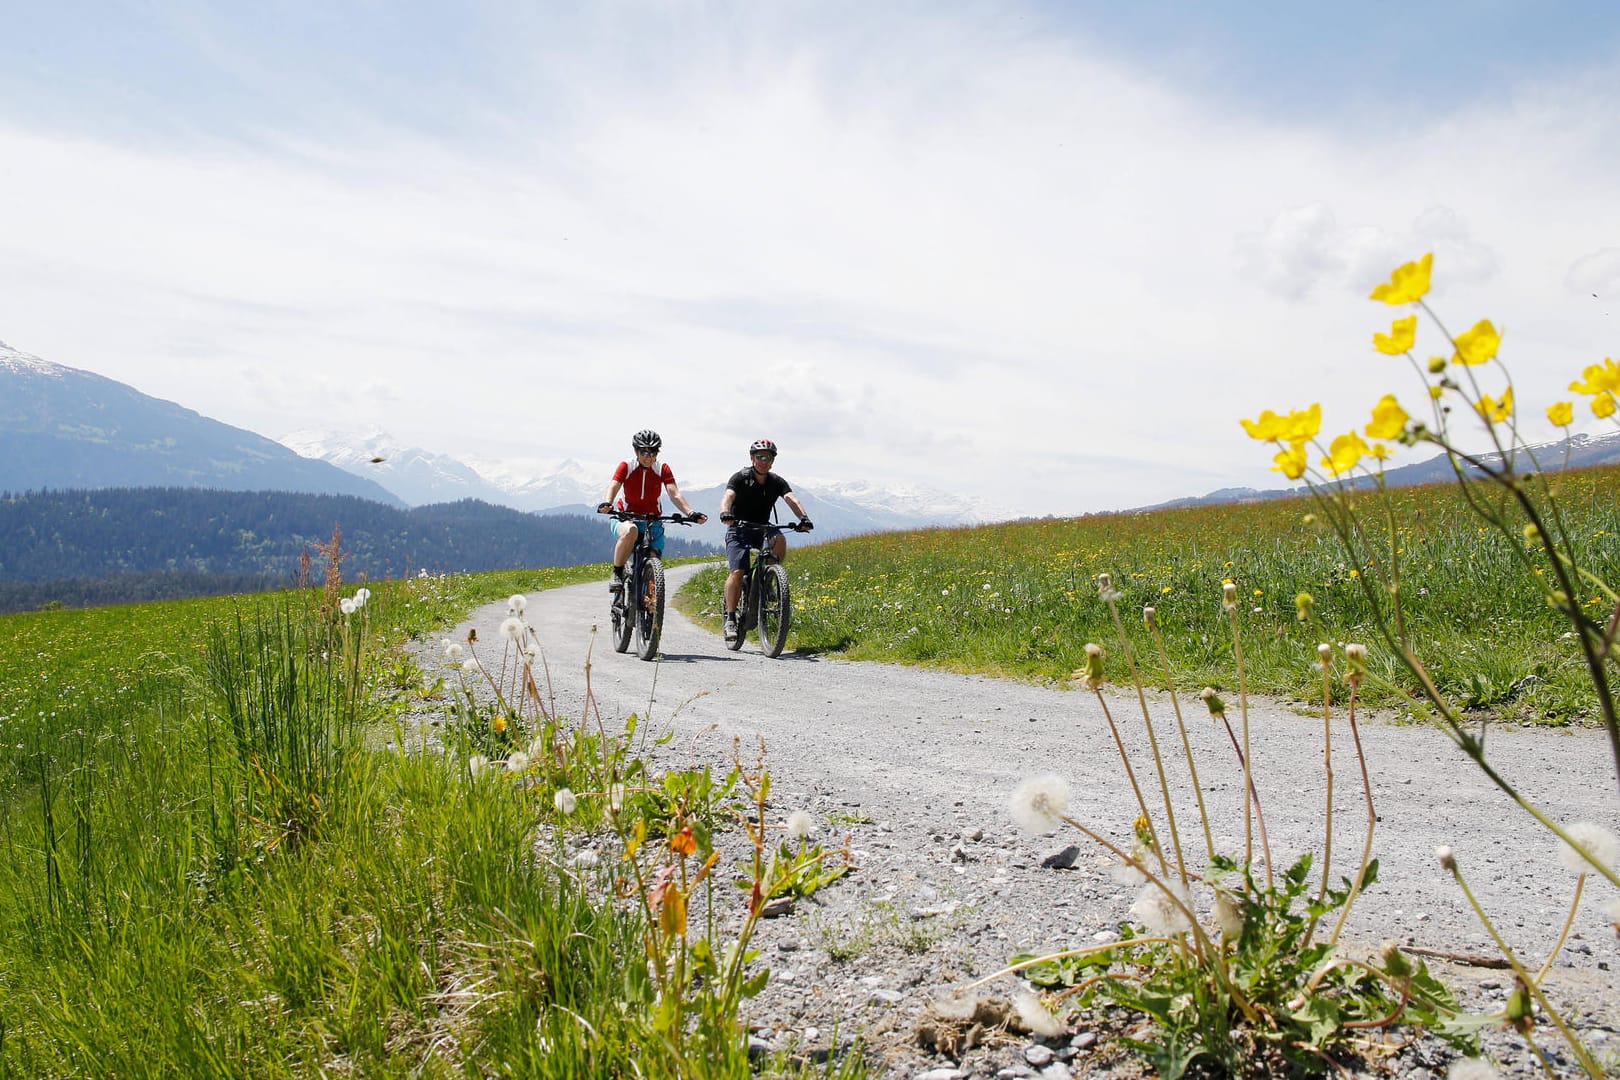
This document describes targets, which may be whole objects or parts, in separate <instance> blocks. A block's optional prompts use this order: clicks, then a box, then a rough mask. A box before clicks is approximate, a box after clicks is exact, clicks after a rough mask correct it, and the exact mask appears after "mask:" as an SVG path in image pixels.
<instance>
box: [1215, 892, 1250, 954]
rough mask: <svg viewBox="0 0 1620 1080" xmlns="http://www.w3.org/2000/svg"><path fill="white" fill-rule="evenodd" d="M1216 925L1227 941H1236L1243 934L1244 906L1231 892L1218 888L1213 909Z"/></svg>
mask: <svg viewBox="0 0 1620 1080" xmlns="http://www.w3.org/2000/svg"><path fill="white" fill-rule="evenodd" d="M1210 913H1211V915H1213V916H1214V919H1215V925H1216V927H1217V928H1218V929H1219V930H1220V932H1221V936H1222V937H1224V938H1225V939H1226V940H1227V941H1236V940H1237V939H1238V938H1239V937H1240V936H1242V934H1243V907H1242V905H1240V904H1239V903H1238V902H1237V900H1236V899H1234V898H1233V896H1232V894H1231V893H1229V892H1224V891H1221V890H1217V891H1216V893H1215V906H1214V907H1213V908H1212V909H1211V912H1210Z"/></svg>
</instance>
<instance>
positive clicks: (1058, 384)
mask: <svg viewBox="0 0 1620 1080" xmlns="http://www.w3.org/2000/svg"><path fill="white" fill-rule="evenodd" d="M0 17H3V23H4V25H6V26H7V28H8V33H7V38H8V43H7V45H8V51H7V54H6V56H5V58H4V60H3V62H0V340H5V341H7V342H8V343H10V344H11V345H13V346H15V347H17V348H20V349H23V350H24V351H27V352H32V353H36V354H38V355H40V356H43V357H44V358H46V359H49V360H54V361H56V362H58V363H63V364H68V365H71V366H74V367H82V368H87V369H90V370H92V371H97V372H100V373H102V374H105V375H108V376H110V377H113V378H116V379H120V380H122V381H125V382H128V383H130V384H132V385H134V386H136V387H137V388H138V389H141V390H143V391H145V392H147V393H150V394H154V395H157V396H159V397H164V398H168V399H171V400H175V401H179V402H181V403H182V404H184V405H187V406H189V407H191V408H194V409H197V410H198V411H200V412H203V413H205V414H208V415H211V416H214V417H217V418H219V419H221V420H225V421H227V422H229V423H234V424H239V425H241V426H244V427H248V428H251V429H253V430H256V431H259V432H262V433H264V434H267V435H270V436H272V437H275V436H278V435H281V434H285V433H287V432H290V431H293V430H298V429H309V428H324V429H333V430H339V431H341V430H354V431H361V430H366V429H370V428H383V429H385V430H387V431H388V432H390V433H391V434H392V435H394V436H395V437H396V438H397V439H398V440H399V441H401V442H402V443H405V444H408V445H418V446H422V447H425V448H427V449H430V450H436V451H441V452H446V453H451V454H454V455H457V456H461V457H465V458H507V459H510V458H530V459H534V460H535V465H534V467H535V468H536V469H540V468H543V467H545V465H546V463H548V462H553V461H557V460H560V459H562V458H565V457H574V458H580V459H585V460H588V461H603V462H611V461H614V460H617V459H618V458H619V456H621V449H622V443H623V442H624V440H625V438H626V437H627V436H628V434H629V433H630V432H632V431H634V430H636V429H638V428H641V427H647V426H652V427H656V428H658V429H660V430H662V431H663V432H664V434H665V437H666V445H667V446H668V452H667V457H668V459H669V460H670V461H671V462H672V463H673V464H674V465H675V467H676V468H677V471H678V472H679V473H681V474H683V475H685V476H688V477H691V480H692V482H705V481H713V480H716V479H718V478H720V477H721V476H723V475H724V474H725V473H726V472H729V471H730V470H731V469H732V468H734V467H736V466H737V465H739V464H740V463H741V458H742V450H743V448H744V447H745V446H746V445H747V443H748V442H749V441H750V440H751V439H753V438H755V437H757V436H758V435H770V436H771V437H773V438H775V439H776V440H777V441H778V442H779V443H780V444H782V447H783V454H782V458H781V460H780V463H779V464H780V466H781V471H782V472H783V473H784V474H785V475H787V476H788V477H789V478H790V479H794V478H800V477H802V478H805V479H832V480H840V479H842V480H853V479H869V480H873V481H876V482H879V483H889V484H924V485H928V486H932V487H938V488H942V489H946V490H949V491H953V492H959V493H962V494H965V495H969V496H972V497H975V498H978V499H980V500H983V501H984V502H985V503H987V504H989V505H991V506H993V507H996V508H999V509H1001V510H1003V511H1006V512H1016V513H1028V514H1040V513H1075V512H1082V511H1090V510H1106V509H1117V508H1124V507H1131V506H1138V505H1144V504H1148V503H1152V502H1157V501H1161V500H1164V499H1168V498H1173V497H1177V496H1181V495H1188V494H1201V493H1203V492H1205V491H1208V490H1210V489H1213V488H1216V487H1224V486H1230V485H1236V484H1249V485H1254V486H1277V485H1278V484H1279V482H1280V477H1277V476H1276V474H1272V473H1269V472H1268V470H1267V466H1268V464H1269V461H1268V455H1267V454H1266V453H1264V452H1263V448H1262V447H1259V446H1257V445H1254V444H1250V443H1249V442H1248V441H1247V440H1246V439H1245V438H1244V436H1243V434H1242V432H1241V430H1240V429H1239V427H1238V425H1237V423H1236V421H1237V418H1238V417H1240V416H1251V417H1252V416H1254V415H1256V414H1257V413H1258V412H1259V410H1260V409H1262V408H1273V409H1280V408H1285V407H1290V406H1299V405H1304V404H1307V403H1309V402H1311V401H1316V400H1321V401H1323V402H1324V409H1325V412H1326V413H1327V420H1326V423H1327V425H1328V426H1329V427H1330V428H1336V429H1338V430H1343V429H1344V428H1347V427H1349V426H1351V425H1353V424H1360V423H1365V421H1366V413H1367V412H1368V410H1369V409H1370V406H1371V404H1372V402H1373V401H1375V400H1376V399H1377V397H1378V396H1379V395H1380V394H1382V393H1384V392H1386V391H1395V392H1397V393H1400V394H1402V396H1403V398H1407V399H1411V400H1413V402H1414V403H1415V401H1416V399H1417V398H1418V396H1419V395H1421V393H1422V391H1421V389H1417V388H1416V386H1415V384H1414V383H1413V382H1412V381H1411V379H1410V377H1409V376H1407V375H1406V374H1405V373H1404V371H1403V369H1401V368H1400V367H1399V366H1398V365H1397V364H1395V363H1393V362H1391V361H1388V360H1387V359H1385V358H1382V357H1378V356H1376V355H1375V354H1373V353H1372V352H1371V349H1370V347H1369V346H1368V344H1367V343H1368V339H1369V336H1370V334H1371V333H1372V331H1374V330H1377V329H1383V328H1384V327H1385V326H1386V325H1387V322H1388V318H1389V315H1390V312H1389V311H1388V310H1387V309H1384V308H1382V307H1381V306H1379V305H1374V304H1371V303H1369V302H1368V301H1366V299H1365V297H1366V293H1367V291H1368V289H1370V287H1371V286H1372V285H1373V284H1374V283H1376V282H1377V281H1379V280H1382V279H1383V278H1384V277H1385V276H1386V275H1387V273H1388V271H1389V270H1390V269H1391V268H1392V267H1393V266H1395V265H1396V264H1397V263H1399V262H1402V261H1405V260H1406V259H1409V258H1413V257H1415V256H1416V255H1419V254H1421V253H1422V252H1424V251H1428V250H1433V251H1434V252H1435V257H1436V271H1435V273H1436V284H1437V287H1436V292H1435V296H1434V302H1435V304H1436V306H1437V307H1438V308H1439V309H1440V310H1441V312H1442V314H1443V315H1445V316H1446V317H1447V318H1448V319H1449V320H1450V321H1451V322H1452V323H1455V324H1457V326H1456V327H1454V329H1457V328H1460V327H1462V326H1466V325H1470V324H1472V322H1473V321H1474V320H1476V319H1478V318H1483V317H1489V318H1492V319H1494V320H1495V321H1496V322H1497V324H1498V325H1499V326H1502V327H1504V328H1505V330H1506V333H1507V339H1506V340H1507V347H1506V348H1505V350H1504V356H1505V357H1506V358H1507V359H1508V360H1509V362H1510V364H1512V366H1513V370H1514V375H1515V378H1516V392H1517V394H1518V395H1519V398H1520V400H1521V402H1525V403H1527V404H1526V417H1527V419H1529V420H1530V421H1531V427H1532V429H1534V424H1535V423H1536V421H1534V419H1533V417H1535V416H1539V415H1540V410H1541V405H1543V404H1545V403H1546V402H1548V401H1551V400H1553V399H1554V398H1555V397H1558V396H1560V394H1561V392H1562V388H1563V386H1564V384H1565V383H1567V382H1568V381H1569V379H1570V378H1571V377H1573V376H1574V375H1575V373H1576V372H1578V370H1579V368H1580V367H1582V366H1584V365H1585V364H1589V363H1594V362H1596V361H1598V360H1601V359H1602V358H1603V357H1605V356H1613V355H1615V354H1616V352H1617V337H1620V334H1617V332H1616V329H1615V326H1616V324H1615V322H1614V320H1613V318H1612V317H1611V316H1610V312H1611V311H1613V310H1614V308H1615V306H1616V305H1615V304H1613V303H1612V298H1613V297H1614V296H1615V295H1617V294H1620V14H1617V13H1616V11H1615V10H1614V9H1612V6H1611V5H1607V4H1601V3H1557V2H1550V3H1529V2H1525V3H1516V2H1491V0H1482V2H1479V3H1471V4H1463V3H1436V4H1427V5H1423V4H1394V3H1358V4H1353V5H1351V4H1342V5H1303V4H1284V3H1206V4H1198V5H1183V4H1169V3H1134V4H1128V5H1120V4H1101V3H1055V2H1051V3H1027V4H1016V3H1003V4H996V5H991V4H969V3H950V2H927V3H922V2H919V3H880V4H873V3H859V4H856V3H849V4H838V3H816V4H808V3H806V4H787V3H763V2H757V0H756V2H748V3H729V4H728V3H677V2H667V3H636V4H630V3H622V4H601V5H567V6H564V5H541V4H517V3H510V4H507V3H494V2H491V3H474V4H457V5H450V4H426V3H412V4H402V3H381V2H378V3H319V4H317V3H299V4H278V3H264V4H258V5H238V4H219V3H163V2H150V0H149V2H142V3H129V4H110V3H101V4H89V3H65V4H60V5H37V4H24V3H14V2H12V0H0ZM1594 293H1595V294H1597V295H1595V296H1594V295H1593V294H1594ZM1425 344H1426V343H1425V342H1424V341H1423V340H1422V339H1420V343H1419V347H1420V349H1422V348H1423V347H1424V346H1425ZM1427 344H1433V342H1432V341H1431V342H1429V343H1427ZM1438 348H1439V346H1438V345H1434V350H1435V351H1438ZM1564 396H1567V395H1564ZM1532 409H1533V412H1532ZM1592 430H1598V429H1597V428H1595V427H1593V428H1592ZM1532 434H1536V435H1538V436H1546V435H1549V434H1550V432H1548V431H1545V430H1543V431H1535V430H1532Z"/></svg>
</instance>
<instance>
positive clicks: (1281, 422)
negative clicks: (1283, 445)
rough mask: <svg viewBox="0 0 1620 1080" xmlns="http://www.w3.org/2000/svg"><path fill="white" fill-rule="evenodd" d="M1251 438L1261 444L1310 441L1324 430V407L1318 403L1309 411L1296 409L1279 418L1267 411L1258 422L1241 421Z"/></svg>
mask: <svg viewBox="0 0 1620 1080" xmlns="http://www.w3.org/2000/svg"><path fill="white" fill-rule="evenodd" d="M1239 423H1241V424H1242V425H1243V430H1244V431H1247V432H1248V433H1249V438H1251V439H1259V440H1260V441H1261V442H1294V443H1302V442H1305V441H1307V440H1309V439H1310V438H1311V437H1312V436H1314V435H1315V434H1316V433H1317V432H1318V431H1320V430H1321V429H1322V405H1321V403H1320V402H1318V403H1317V404H1315V405H1312V406H1311V407H1310V408H1308V409H1303V410H1301V409H1295V410H1293V411H1292V412H1290V413H1289V414H1288V415H1287V416H1278V415H1277V414H1276V413H1274V412H1272V411H1271V410H1270V409H1267V410H1266V411H1265V412H1262V413H1261V414H1260V417H1259V419H1257V420H1240V421H1239Z"/></svg>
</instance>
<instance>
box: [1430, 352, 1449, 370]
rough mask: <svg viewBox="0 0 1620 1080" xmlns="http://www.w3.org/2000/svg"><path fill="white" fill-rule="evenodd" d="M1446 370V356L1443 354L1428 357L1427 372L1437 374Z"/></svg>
mask: <svg viewBox="0 0 1620 1080" xmlns="http://www.w3.org/2000/svg"><path fill="white" fill-rule="evenodd" d="M1444 370H1446V358H1445V357H1443V356H1431V357H1429V374H1430V375H1438V374H1440V373H1441V372H1442V371H1444Z"/></svg>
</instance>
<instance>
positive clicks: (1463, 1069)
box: [1446, 1057, 1502, 1080]
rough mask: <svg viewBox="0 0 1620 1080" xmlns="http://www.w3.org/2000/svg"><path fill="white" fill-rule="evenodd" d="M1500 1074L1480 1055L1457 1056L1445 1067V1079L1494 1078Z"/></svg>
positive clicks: (1474, 1079) (1472, 1079)
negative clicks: (1448, 1066) (1449, 1065)
mask: <svg viewBox="0 0 1620 1080" xmlns="http://www.w3.org/2000/svg"><path fill="white" fill-rule="evenodd" d="M1501 1075H1502V1074H1501V1073H1499V1072H1497V1071H1496V1066H1495V1065H1492V1064H1491V1063H1490V1061H1489V1060H1488V1059H1486V1058H1482V1057H1470V1058H1458V1059H1457V1060H1456V1061H1453V1062H1452V1063H1451V1067H1450V1068H1448V1069H1446V1080H1496V1078H1497V1077H1499V1076H1501Z"/></svg>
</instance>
